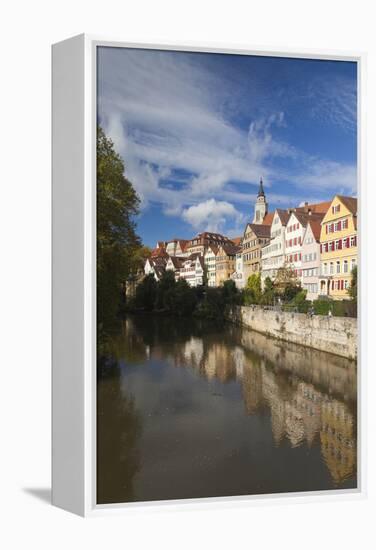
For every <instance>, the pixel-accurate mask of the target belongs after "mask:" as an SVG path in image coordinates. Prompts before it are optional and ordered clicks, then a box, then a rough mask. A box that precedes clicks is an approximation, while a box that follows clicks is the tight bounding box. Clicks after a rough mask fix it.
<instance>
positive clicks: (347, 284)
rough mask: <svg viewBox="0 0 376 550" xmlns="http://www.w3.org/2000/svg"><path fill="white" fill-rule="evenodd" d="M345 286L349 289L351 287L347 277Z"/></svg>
mask: <svg viewBox="0 0 376 550" xmlns="http://www.w3.org/2000/svg"><path fill="white" fill-rule="evenodd" d="M344 287H345V289H346V290H347V289H348V288H349V281H348V280H347V279H345V283H344Z"/></svg>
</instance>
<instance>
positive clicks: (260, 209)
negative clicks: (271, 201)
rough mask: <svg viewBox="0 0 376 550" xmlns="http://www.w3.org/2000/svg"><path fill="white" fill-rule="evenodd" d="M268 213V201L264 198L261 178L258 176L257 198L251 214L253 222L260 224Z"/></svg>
mask: <svg viewBox="0 0 376 550" xmlns="http://www.w3.org/2000/svg"><path fill="white" fill-rule="evenodd" d="M267 213H268V203H267V202H266V198H265V191H264V185H263V181H262V178H260V186H259V191H258V194H257V200H256V204H255V214H254V216H253V222H252V223H257V224H261V223H262V222H263V220H264V218H265V216H266V214H267Z"/></svg>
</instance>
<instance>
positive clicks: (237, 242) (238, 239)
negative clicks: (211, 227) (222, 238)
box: [231, 237, 243, 246]
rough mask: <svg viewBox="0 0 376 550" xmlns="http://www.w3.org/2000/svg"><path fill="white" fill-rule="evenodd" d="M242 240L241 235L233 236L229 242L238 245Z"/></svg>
mask: <svg viewBox="0 0 376 550" xmlns="http://www.w3.org/2000/svg"><path fill="white" fill-rule="evenodd" d="M242 240H243V237H233V238H232V239H231V242H233V243H234V245H235V246H240V245H241V244H242Z"/></svg>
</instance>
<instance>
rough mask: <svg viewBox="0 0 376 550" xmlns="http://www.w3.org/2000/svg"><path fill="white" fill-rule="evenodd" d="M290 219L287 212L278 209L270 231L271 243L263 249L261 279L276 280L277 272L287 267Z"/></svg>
mask: <svg viewBox="0 0 376 550" xmlns="http://www.w3.org/2000/svg"><path fill="white" fill-rule="evenodd" d="M288 219H289V213H288V211H287V210H281V209H280V208H277V210H276V211H275V212H274V216H273V221H272V225H271V229H270V242H269V244H267V245H266V246H264V247H263V248H262V249H261V278H262V280H263V281H264V280H265V279H266V277H270V279H272V280H273V279H274V278H275V277H276V275H277V270H278V269H279V268H281V267H283V266H284V265H285V231H286V224H287V222H288Z"/></svg>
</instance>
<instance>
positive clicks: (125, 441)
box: [97, 316, 357, 503]
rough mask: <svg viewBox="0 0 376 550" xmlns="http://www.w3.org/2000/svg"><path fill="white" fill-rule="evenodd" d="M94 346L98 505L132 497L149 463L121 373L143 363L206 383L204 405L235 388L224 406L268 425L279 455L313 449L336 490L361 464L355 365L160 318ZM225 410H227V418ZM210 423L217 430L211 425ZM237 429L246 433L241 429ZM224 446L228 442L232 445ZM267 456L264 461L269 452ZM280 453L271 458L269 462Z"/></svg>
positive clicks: (231, 330)
mask: <svg viewBox="0 0 376 550" xmlns="http://www.w3.org/2000/svg"><path fill="white" fill-rule="evenodd" d="M98 350H101V354H99V352H98V405H97V414H98V416H97V439H98V451H97V460H98V463H97V466H98V482H97V488H98V502H99V503H100V502H102V503H104V502H122V501H123V502H124V501H130V500H137V498H138V497H137V494H135V489H134V484H135V479H136V478H138V479H139V476H140V475H141V474H140V472H141V471H142V468H143V466H142V464H143V463H144V462H145V461H144V459H145V456H144V455H142V450H141V448H142V444H143V445H145V444H146V443H145V441H147V434H146V435H145V438H146V439H145V438H144V439H143V434H144V431H145V430H144V428H145V426H144V423H145V417H144V416H143V414H144V413H143V410H142V407H141V408H140V407H139V406H138V405H139V403H138V402H137V399H136V398H134V396H133V395H132V392H130V391H129V387H128V385H127V378H126V377H125V378H124V377H123V374H122V372H123V371H122V369H123V367H124V366H126V365H132V368H133V369H136V370H133V372H136V371H137V372H138V373H141V372H142V371H143V370H144V369H143V367H145V366H146V367H147V365H157V364H158V365H167V366H168V367H169V368H171V367H172V368H174V369H175V368H177V369H179V368H184V369H193V370H194V371H196V374H197V375H198V377H199V378H201V379H202V383H203V384H204V386H202V385H201V386H200V387H201V388H202V387H205V385H206V384H207V385H208V393H207V394H205V393H204V395H207V396H208V399H210V396H212V395H219V394H218V393H217V392H221V391H222V392H224V388H223V389H222V390H221V389H220V385H218V384H223V385H226V387H227V385H229V384H232V385H233V387H234V388H235V390H236V391H235V393H232V394H231V395H235V394H236V395H237V396H238V397H237V401H226V405H225V406H227V407H230V406H236V407H238V409H237V411H239V412H238V413H237V414H239V415H240V416H238V417H237V418H239V422H240V423H242V419H241V417H242V416H243V418H249V419H251V418H252V417H254V418H255V420H256V421H257V426H260V429H262V430H264V433H265V430H266V432H267V431H268V427H267V426H269V429H270V447H271V448H273V447H274V449H276V452H277V449H278V450H281V451H284V449H286V448H288V449H293V448H294V449H295V448H296V449H298V448H299V447H303V446H306V448H307V450H310V449H312V451H313V453H317V451H318V450H319V453H320V454H319V455H317V460H319V461H320V458H319V456H321V459H322V462H323V463H324V464H325V466H326V469H327V471H328V472H329V474H330V479H331V486H332V487H340V486H341V485H343V484H344V482H345V481H347V480H350V482H351V484H353V483H354V480H355V479H356V461H357V455H356V449H357V443H356V425H357V419H356V398H357V393H356V366H355V364H354V363H352V362H350V361H347V360H345V359H343V358H340V357H336V356H334V355H330V354H326V353H323V352H318V351H315V350H311V349H308V348H302V347H301V346H295V345H293V344H288V343H285V342H283V343H282V342H278V341H277V340H274V339H270V338H267V337H265V336H263V335H261V334H258V333H254V332H251V331H248V330H242V329H241V328H239V327H234V326H226V327H215V326H214V327H210V326H208V325H207V324H205V323H201V322H198V321H192V322H187V321H186V320H181V321H179V320H163V322H161V320H160V319H158V318H156V319H154V318H148V319H146V320H145V319H144V318H143V317H142V316H139V317H134V318H128V319H127V320H126V321H125V322H124V323H123V324H122V326H121V327H120V328H119V329H118V330H117V332H116V333H114V334H113V335H110V336H109V337H108V338H106V343H105V345H103V346H101V347H99V348H98ZM100 355H102V357H100ZM162 368H164V367H162ZM146 370H147V369H146ZM163 372H164V373H165V374H164V375H163V376H164V378H161V379H160V380H161V381H160V384H163V386H162V385H161V386H159V388H160V391H161V392H168V391H169V387H168V386H169V373H168V370H166V371H163ZM170 374H171V373H170ZM140 376H141V374H140ZM145 376H147V374H145ZM200 383H201V382H200ZM211 386H213V388H214V387H215V390H214V389H211ZM141 391H142V390H141ZM157 391H159V390H157ZM231 391H232V390H231ZM161 395H164V396H165V395H166V393H162V394H161ZM179 399H180V397H179ZM223 403H225V402H224V401H223ZM201 410H205V409H201ZM208 410H209V409H208ZM210 410H211V409H210ZM226 411H227V412H228V411H229V409H226V410H224V411H223V413H224V414H226ZM193 413H194V414H196V413H197V411H196V410H194V411H193ZM200 414H201V413H200ZM189 418H190V419H192V416H189ZM193 418H194V417H193ZM211 421H213V426H214V429H216V428H217V424H216V422H215V419H211ZM147 422H148V421H147ZM260 422H261V423H260ZM265 422H266V423H265ZM157 423H158V420H157ZM242 425H243V428H242V429H244V426H245V425H246V424H245V423H242ZM148 426H150V424H148ZM190 429H191V428H190ZM147 433H149V434H150V432H147ZM253 433H254V432H253ZM240 434H241V435H240ZM247 434H248V432H247V431H239V437H246V438H247V437H248V435H247ZM141 440H142V441H143V443H142V442H141ZM242 442H244V439H243V440H242V439H239V440H238V445H239V446H241V445H242V444H243V443H242ZM229 445H230V446H231V445H234V441H233V442H232V443H229ZM264 445H266V443H265V440H264ZM267 445H269V443H267ZM264 452H267V453H270V450H269V448H268V449H267V450H265V447H264ZM266 456H267V457H268V460H269V454H267V455H266ZM278 456H281V455H278ZM283 456H286V455H285V454H284V455H283ZM276 457H277V454H275V455H274V457H273V460H276ZM315 457H316V454H315ZM315 460H316V458H315ZM328 479H329V478H328ZM229 494H233V493H229Z"/></svg>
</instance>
